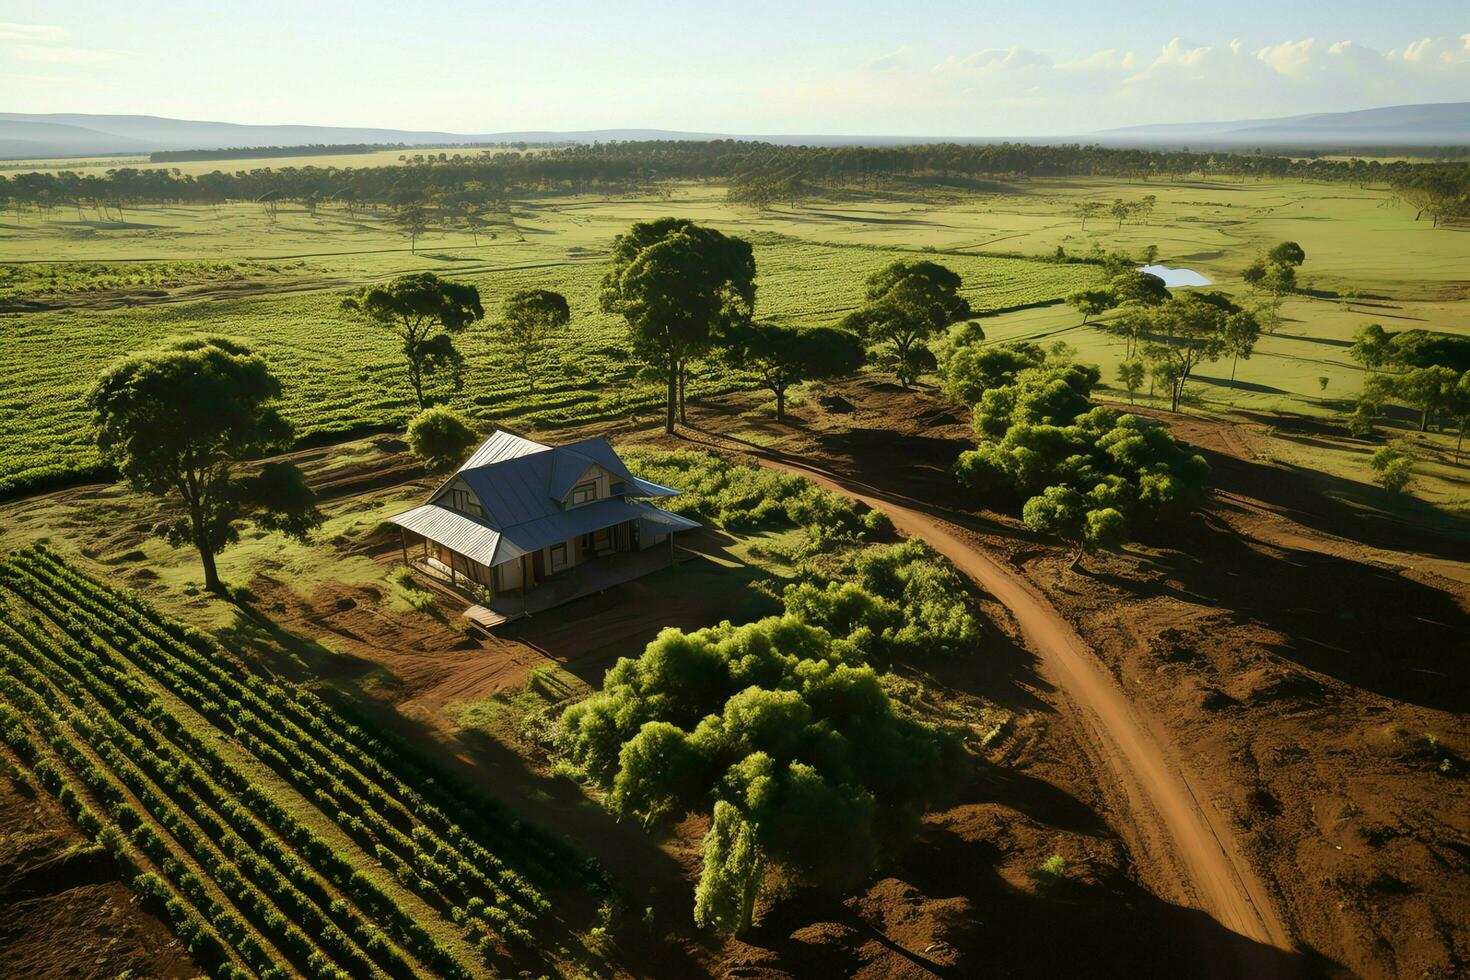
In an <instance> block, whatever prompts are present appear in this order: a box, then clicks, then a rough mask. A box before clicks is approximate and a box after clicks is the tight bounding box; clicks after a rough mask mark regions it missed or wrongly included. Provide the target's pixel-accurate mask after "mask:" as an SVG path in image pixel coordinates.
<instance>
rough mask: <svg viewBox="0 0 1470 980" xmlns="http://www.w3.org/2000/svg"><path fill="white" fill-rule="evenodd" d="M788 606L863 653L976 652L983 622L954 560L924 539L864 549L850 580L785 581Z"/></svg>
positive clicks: (890, 654)
mask: <svg viewBox="0 0 1470 980" xmlns="http://www.w3.org/2000/svg"><path fill="white" fill-rule="evenodd" d="M785 601H786V608H787V610H788V612H789V613H790V614H791V615H793V616H795V617H797V618H798V619H801V620H803V621H804V622H808V623H811V624H812V625H814V626H820V627H822V628H823V629H825V630H827V631H828V632H829V633H831V634H832V635H833V636H834V637H838V638H840V639H841V641H842V642H843V643H844V644H846V645H850V646H851V648H852V649H853V650H854V652H855V653H856V654H857V655H859V656H861V657H864V658H867V657H873V656H881V657H884V658H893V657H910V656H926V655H946V656H947V655H954V654H959V653H966V652H973V651H974V650H975V649H976V648H977V646H978V645H979V642H980V636H981V625H980V619H979V617H978V615H977V614H976V611H975V607H974V603H973V601H972V600H971V598H970V596H969V593H968V591H967V590H966V587H965V584H964V581H963V580H962V579H961V578H960V575H959V573H958V572H956V571H955V569H954V566H953V565H951V564H950V563H949V562H947V561H945V560H944V559H943V558H942V557H941V556H940V555H938V554H937V553H935V551H934V550H933V549H932V548H930V547H929V546H928V545H926V544H925V543H924V542H922V541H917V540H911V541H906V542H904V543H902V544H896V545H891V546H888V547H873V548H867V549H865V550H863V551H860V552H858V553H857V555H856V556H855V557H854V558H853V560H852V568H851V580H850V581H832V582H828V583H826V584H825V586H821V587H819V586H817V585H815V584H813V583H811V582H802V583H798V584H795V585H791V586H788V587H787V589H786V594H785Z"/></svg>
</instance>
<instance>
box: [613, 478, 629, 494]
mask: <svg viewBox="0 0 1470 980" xmlns="http://www.w3.org/2000/svg"><path fill="white" fill-rule="evenodd" d="M627 492H628V485H627V484H626V483H624V482H623V481H622V480H619V481H618V482H616V483H614V484H613V485H612V495H613V496H614V497H621V496H622V495H623V494H625V493H627Z"/></svg>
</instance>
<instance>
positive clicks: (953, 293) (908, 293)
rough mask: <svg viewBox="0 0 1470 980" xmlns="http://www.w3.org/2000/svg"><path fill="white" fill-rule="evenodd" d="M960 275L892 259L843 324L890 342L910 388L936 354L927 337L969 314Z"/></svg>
mask: <svg viewBox="0 0 1470 980" xmlns="http://www.w3.org/2000/svg"><path fill="white" fill-rule="evenodd" d="M959 290H960V277H959V275H958V274H956V273H955V272H953V271H951V270H950V269H947V268H945V267H944V266H942V265H940V264H939V263H937V262H929V261H918V262H905V261H902V260H899V261H896V262H892V263H890V264H888V265H886V266H884V267H883V268H881V269H879V270H878V271H877V272H875V273H873V274H872V275H871V276H869V277H868V282H867V291H866V293H865V296H864V303H863V306H862V307H861V308H860V309H858V310H857V311H856V312H854V313H851V314H849V315H848V316H847V317H846V319H845V320H844V324H843V325H844V326H845V327H847V328H848V329H851V330H854V331H856V332H858V333H860V334H862V335H863V336H864V337H866V338H867V339H868V340H869V341H872V342H874V343H880V344H887V345H889V347H890V352H891V354H892V362H893V369H894V373H895V374H896V375H897V376H898V380H899V383H900V384H902V385H903V386H904V387H909V386H910V385H912V384H913V383H914V382H915V381H916V380H918V377H919V372H920V371H921V370H922V369H923V366H924V364H925V363H926V360H928V359H932V356H933V355H932V353H931V352H930V351H929V348H928V347H927V346H926V341H927V340H928V339H929V338H930V337H933V336H934V335H935V334H937V333H939V332H940V331H941V330H943V329H944V328H945V327H947V326H949V325H950V324H951V323H954V322H955V321H956V320H963V319H964V318H965V317H967V316H969V315H970V304H969V302H968V301H966V299H965V298H964V297H963V296H961V295H960V294H959Z"/></svg>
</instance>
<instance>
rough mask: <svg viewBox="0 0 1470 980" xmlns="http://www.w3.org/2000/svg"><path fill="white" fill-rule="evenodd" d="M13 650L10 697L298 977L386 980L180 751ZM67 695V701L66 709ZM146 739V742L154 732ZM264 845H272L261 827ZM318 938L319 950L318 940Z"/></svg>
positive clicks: (155, 848) (16, 642)
mask: <svg viewBox="0 0 1470 980" xmlns="http://www.w3.org/2000/svg"><path fill="white" fill-rule="evenodd" d="M27 632H29V631H27ZM3 641H4V643H5V648H6V663H5V666H6V675H7V676H6V681H7V688H6V693H7V696H8V697H9V698H10V699H11V700H12V701H19V702H21V703H22V704H23V705H24V707H26V709H27V711H28V714H29V715H30V716H31V717H32V719H33V720H36V721H39V723H40V724H41V725H42V726H43V727H44V729H45V731H46V732H47V734H48V736H50V737H51V738H52V740H53V745H55V744H57V742H56V740H57V739H66V738H67V737H70V739H71V742H70V743H69V744H71V745H72V746H73V747H74V748H75V747H76V746H81V747H83V748H84V749H85V751H86V753H88V754H89V756H87V755H79V756H78V757H77V758H83V757H90V758H93V759H95V760H97V761H98V762H100V763H105V765H106V767H107V768H108V769H110V770H111V772H112V774H113V775H114V776H115V777H116V779H117V780H118V782H120V783H121V785H122V786H123V787H125V788H126V789H127V791H128V792H129V793H131V794H132V797H133V799H136V800H137V801H138V803H139V804H140V805H141V807H142V809H143V812H144V813H146V814H147V815H148V817H149V818H150V820H151V821H152V822H153V823H154V824H156V825H157V826H158V827H160V828H162V829H163V830H164V831H166V832H167V834H168V836H169V838H171V839H172V840H173V841H175V842H177V843H178V844H179V845H180V846H181V847H182V851H183V853H184V854H186V855H187V857H188V859H189V860H191V861H192V862H194V864H195V865H196V866H198V867H199V868H201V869H203V871H204V872H205V873H206V874H207V876H208V879H209V881H210V882H212V884H213V885H214V886H215V887H216V888H217V889H219V891H220V892H222V893H223V894H224V895H226V896H228V898H229V899H230V901H231V902H232V903H233V904H234V906H235V907H236V908H237V909H239V910H240V911H241V912H242V913H243V915H244V917H245V918H246V919H247V920H248V921H250V922H251V923H252V925H254V926H255V927H256V928H257V929H258V930H259V932H260V933H261V934H262V935H265V936H267V937H269V939H270V940H271V942H272V943H273V944H274V945H275V947H276V948H277V949H278V950H280V951H282V952H283V953H284V954H285V955H286V956H287V957H288V958H289V959H290V960H291V961H292V962H293V963H295V964H296V965H297V966H298V968H300V969H302V970H303V972H306V973H307V974H308V975H311V976H320V977H330V978H338V977H344V976H348V975H355V976H375V975H381V973H380V971H378V970H376V969H375V968H374V967H373V964H372V963H371V962H370V961H369V960H368V959H367V958H366V957H365V956H364V954H363V952H362V950H361V949H360V948H359V946H358V944H357V943H356V942H355V941H354V940H353V939H351V938H349V937H348V936H347V935H346V934H345V933H343V932H342V930H341V929H340V928H339V927H338V926H337V925H335V924H334V923H332V922H331V921H329V920H328V919H327V917H326V916H325V915H324V914H323V913H322V912H321V909H320V907H319V906H318V905H317V904H316V903H315V902H314V901H313V900H312V899H310V898H308V897H307V896H306V895H305V894H303V892H302V891H301V889H300V888H298V887H297V885H296V883H293V882H292V881H290V880H288V879H287V877H285V876H283V875H282V874H281V872H280V870H279V869H278V868H276V867H273V866H272V865H271V864H270V863H269V862H267V861H266V860H265V859H264V858H262V856H261V855H260V853H258V852H257V851H256V850H255V849H254V848H253V847H251V846H250V845H249V844H248V843H246V841H245V840H244V839H243V838H241V837H240V836H238V835H237V834H236V833H234V831H233V828H231V827H230V826H228V825H227V824H226V822H225V821H224V820H222V819H221V818H220V816H219V815H218V814H217V813H216V812H215V811H214V810H212V809H211V808H209V807H208V806H207V805H206V804H205V803H204V802H203V801H202V800H201V799H200V798H199V796H198V795H196V794H195V793H193V792H191V791H190V789H189V787H188V786H186V785H185V783H184V780H183V778H182V777H181V775H180V761H181V760H180V759H179V758H178V757H177V755H176V754H174V753H173V751H172V749H171V747H169V746H166V745H158V746H156V747H155V748H154V749H150V748H149V747H148V746H146V745H144V743H143V742H142V740H140V739H139V738H137V737H136V736H133V735H131V734H129V733H128V732H125V731H124V730H123V729H122V727H121V725H120V724H119V723H118V722H117V721H116V720H115V719H113V718H112V717H110V716H109V715H108V714H107V713H106V711H103V712H100V713H93V712H91V711H90V710H89V709H90V708H91V707H92V706H93V704H97V705H98V706H100V707H103V708H104V709H106V708H108V707H109V705H108V704H107V703H106V700H111V699H110V698H106V695H105V694H104V698H105V700H101V701H92V700H91V699H90V698H89V695H91V694H92V693H93V691H96V690H98V688H97V687H96V684H97V681H96V679H95V678H94V677H89V678H87V681H91V683H87V682H86V681H83V680H79V679H78V676H77V674H76V673H74V672H73V671H71V670H69V669H68V666H67V665H65V664H63V663H60V662H58V661H57V660H56V659H53V658H52V657H49V656H47V655H46V654H45V653H43V652H41V651H40V650H39V649H38V648H37V647H36V646H34V645H32V644H30V643H28V642H27V641H26V640H25V639H23V638H21V636H20V634H19V633H16V632H13V631H10V630H8V629H7V630H6V631H5V633H4V636H3ZM58 691H62V692H65V695H66V699H65V700H63V699H62V698H61V697H60V696H59V695H58V694H57V692H58ZM68 702H69V703H68ZM63 712H64V713H65V714H64V715H63V714H62V713H63ZM125 714H126V717H127V718H128V720H129V722H130V723H131V724H133V725H137V724H138V723H140V722H143V721H144V719H142V717H141V716H138V715H135V714H133V713H132V712H130V711H129V712H126V713H125ZM63 719H64V727H63ZM141 730H143V731H144V732H145V733H146V732H147V728H146V725H145V726H143V727H142V729H141ZM67 733H69V736H68V734H67ZM139 833H140V835H141V836H140V845H144V846H143V849H144V850H145V852H147V853H149V854H150V857H155V856H156V859H157V860H158V861H159V863H160V864H161V865H165V866H168V865H169V864H171V863H172V862H177V861H178V860H179V859H178V857H177V856H175V855H174V854H173V853H172V851H171V850H166V845H164V844H163V838H162V837H161V836H160V835H158V834H157V832H156V831H155V830H153V829H152V828H151V827H150V828H148V829H147V830H146V831H140V832H139ZM255 836H257V837H258V838H262V839H263V835H262V834H260V833H259V830H258V828H256V834H255ZM160 851H162V853H156V852H160ZM282 863H283V864H284V863H286V862H284V861H283V862H282ZM288 866H289V865H288ZM293 870H294V871H295V878H296V879H297V881H298V882H300V883H302V884H304V885H306V886H307V887H312V885H313V884H314V883H313V882H312V881H311V876H310V875H309V873H307V872H306V871H305V870H304V868H301V867H300V866H299V864H298V865H297V866H296V867H295V868H294V869H293ZM181 874H182V872H181ZM179 884H180V887H181V888H183V889H184V890H185V891H186V893H193V894H191V895H190V897H195V896H196V895H197V896H198V897H200V898H203V897H205V895H206V892H207V889H206V888H205V887H204V883H203V880H202V879H200V878H198V877H197V876H195V877H193V878H189V877H185V878H181V879H180V881H179ZM344 918H349V919H350V918H351V916H344ZM352 927H353V928H354V930H355V931H359V932H362V933H364V935H365V938H366V940H367V941H368V942H367V943H366V944H365V945H367V948H373V949H375V950H377V951H379V955H380V956H382V958H383V959H384V960H386V962H387V963H389V964H390V965H393V966H394V967H396V968H395V969H394V970H393V972H394V974H395V975H411V970H409V969H407V963H406V961H403V960H402V956H401V954H398V955H397V956H394V955H391V954H390V953H389V952H388V948H387V947H386V946H384V945H383V944H382V943H381V942H379V943H377V944H372V943H371V940H372V939H373V938H374V937H373V935H372V932H371V931H369V928H367V927H365V926H364V924H363V923H360V922H354V923H352ZM308 932H309V933H310V936H311V937H314V941H313V938H308ZM322 950H326V951H329V952H330V955H331V958H332V959H333V960H335V961H336V962H337V963H339V964H341V966H342V967H343V968H345V969H339V968H338V967H336V966H333V965H332V963H331V962H330V961H328V960H327V959H326V958H325V957H324V956H323V953H322ZM393 952H394V953H396V951H393ZM253 958H256V959H258V958H259V954H258V953H257V954H255V955H254V957H253ZM348 971H350V973H349V972H348Z"/></svg>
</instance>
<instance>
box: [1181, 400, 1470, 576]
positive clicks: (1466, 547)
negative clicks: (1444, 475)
mask: <svg viewBox="0 0 1470 980" xmlns="http://www.w3.org/2000/svg"><path fill="white" fill-rule="evenodd" d="M1247 417H1251V418H1256V419H1258V420H1261V421H1266V422H1270V421H1272V420H1271V419H1269V418H1267V417H1262V416H1247ZM1331 431H1332V430H1331V429H1330V427H1328V426H1327V425H1326V423H1321V422H1318V423H1296V424H1295V426H1294V434H1293V435H1292V436H1290V438H1293V439H1299V440H1308V439H1313V438H1314V437H1315V436H1317V435H1321V434H1325V433H1326V432H1331ZM1295 432H1306V433H1309V435H1305V436H1303V435H1297V434H1295ZM1312 444H1314V445H1319V446H1320V445H1323V443H1322V442H1321V441H1320V440H1317V441H1315V442H1314V443H1312ZM1326 448H1333V449H1341V448H1343V447H1342V446H1341V445H1336V444H1332V445H1327V446H1326ZM1196 451H1198V452H1199V453H1200V455H1202V456H1204V458H1205V461H1206V462H1207V463H1209V464H1210V479H1211V482H1212V483H1213V484H1214V486H1215V488H1216V490H1217V491H1220V492H1221V493H1223V494H1225V495H1227V496H1229V495H1236V496H1239V497H1246V498H1250V499H1253V500H1256V501H1259V502H1260V503H1261V504H1263V505H1264V506H1265V507H1266V509H1268V510H1270V511H1271V512H1273V513H1276V514H1279V515H1281V516H1283V517H1285V518H1288V519H1289V520H1292V521H1294V522H1296V523H1298V524H1300V525H1301V526H1302V527H1303V528H1307V529H1310V530H1313V531H1320V532H1323V533H1326V534H1331V535H1334V536H1336V537H1341V538H1345V539H1347V540H1349V541H1356V542H1360V543H1362V544H1365V545H1368V546H1369V547H1376V548H1384V549H1389V550H1398V551H1417V552H1421V553H1423V554H1428V555H1433V556H1435V557H1438V558H1446V559H1450V560H1452V561H1470V520H1467V519H1466V518H1464V517H1461V516H1459V515H1457V514H1454V513H1451V512H1449V511H1445V510H1442V509H1440V508H1438V507H1436V506H1434V505H1433V504H1431V503H1429V502H1428V501H1425V500H1421V499H1420V498H1418V497H1414V496H1411V495H1406V494H1393V493H1389V492H1388V491H1387V490H1385V489H1384V488H1382V487H1378V486H1374V485H1372V484H1368V483H1361V482H1359V481H1357V480H1351V479H1348V478H1346V477H1342V476H1336V475H1333V474H1331V473H1324V472H1322V471H1320V470H1314V469H1308V468H1306V467H1303V466H1297V465H1295V464H1292V463H1282V462H1272V463H1269V464H1268V463H1261V462H1256V461H1254V460H1245V459H1242V458H1240V457H1239V456H1235V455H1231V454H1229V453H1222V452H1217V451H1215V450H1211V449H1206V448H1198V447H1197V449H1196ZM1217 499H1219V498H1218V495H1217Z"/></svg>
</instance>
